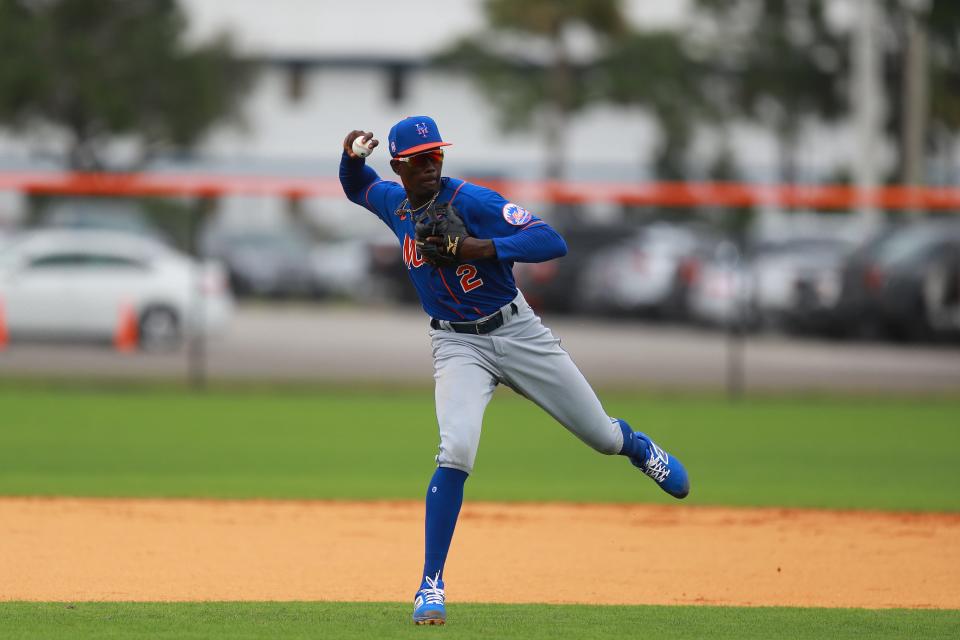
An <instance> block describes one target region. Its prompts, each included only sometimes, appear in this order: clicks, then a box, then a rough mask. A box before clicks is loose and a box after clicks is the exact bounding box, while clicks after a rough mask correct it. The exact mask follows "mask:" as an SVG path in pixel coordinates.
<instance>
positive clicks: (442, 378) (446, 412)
mask: <svg viewBox="0 0 960 640" xmlns="http://www.w3.org/2000/svg"><path fill="white" fill-rule="evenodd" d="M513 305H515V308H516V312H514V310H513V309H514V307H513V306H511V305H510V304H508V305H506V306H504V307H503V308H502V309H501V310H500V311H498V312H497V313H502V314H504V320H505V322H504V324H503V326H501V327H500V328H498V329H495V330H494V331H492V332H491V333H488V334H486V335H472V334H465V333H456V332H454V331H453V330H451V329H449V324H448V323H445V322H442V321H441V322H440V325H441V326H440V328H439V329H432V330H431V331H430V338H431V341H432V343H433V363H434V374H433V377H434V379H435V380H436V408H437V423H438V424H439V427H440V452H439V453H438V454H437V464H438V465H439V466H441V467H452V468H454V469H460V470H461V471H465V472H467V473H470V472H471V471H473V463H474V460H476V457H477V448H478V447H479V445H480V430H481V426H482V423H483V412H484V410H485V409H486V407H487V403H489V402H490V398H491V396H492V395H493V390H494V389H495V388H496V386H497V384H500V383H502V384H504V385H506V386H508V387H510V388H511V389H513V390H514V391H516V392H517V393H519V394H521V395H523V396H525V397H527V398H529V399H530V400H532V401H533V402H535V403H536V404H538V405H539V406H540V407H541V408H543V410H544V411H546V412H547V413H549V414H550V415H551V416H553V418H555V419H556V420H557V422H559V423H560V424H562V425H563V426H564V427H566V428H567V429H568V430H569V431H570V432H571V433H573V434H574V435H575V436H577V437H578V438H580V439H581V440H582V441H584V442H585V443H587V444H588V445H590V446H591V447H592V448H594V449H595V450H597V451H599V452H600V453H605V454H608V455H613V454H616V453H619V452H620V449H621V448H622V447H623V433H622V432H621V430H620V427H619V425H618V424H617V422H616V421H615V420H613V419H611V418H610V417H609V416H608V415H607V413H606V412H605V411H604V410H603V406H602V405H601V404H600V400H599V399H598V398H597V394H596V393H594V391H593V389H592V388H591V387H590V384H589V383H588V382H587V380H586V378H584V377H583V374H582V373H580V370H579V369H578V368H577V365H576V364H574V362H573V360H572V359H571V358H570V354H568V353H567V352H566V351H564V350H563V349H562V348H561V347H560V340H559V339H558V338H556V337H554V335H553V333H552V332H551V331H550V329H548V328H546V327H545V326H543V324H542V323H541V322H540V318H539V317H537V315H536V314H535V313H534V312H533V310H532V309H531V308H530V305H528V304H527V302H526V300H524V298H523V294H521V293H518V294H517V297H516V298H514V300H513Z"/></svg>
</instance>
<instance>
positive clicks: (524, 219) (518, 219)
mask: <svg viewBox="0 0 960 640" xmlns="http://www.w3.org/2000/svg"><path fill="white" fill-rule="evenodd" d="M532 218H533V214H532V213H530V212H529V211H527V210H526V209H524V208H523V207H521V206H520V205H518V204H513V203H512V202H508V203H507V204H505V205H503V219H504V220H506V221H507V222H509V223H510V224H512V225H514V226H515V227H516V226H520V225H521V224H527V223H528V222H530V220H531V219H532Z"/></svg>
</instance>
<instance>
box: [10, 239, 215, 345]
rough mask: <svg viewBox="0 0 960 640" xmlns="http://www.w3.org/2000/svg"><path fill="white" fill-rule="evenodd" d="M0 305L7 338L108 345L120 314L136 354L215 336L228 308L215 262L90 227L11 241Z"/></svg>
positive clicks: (151, 242) (155, 243) (148, 241)
mask: <svg viewBox="0 0 960 640" xmlns="http://www.w3.org/2000/svg"><path fill="white" fill-rule="evenodd" d="M197 270H199V274H198V272H197ZM198 276H199V280H198ZM197 284H198V285H199V287H195V285H197ZM0 302H2V304H3V309H4V312H5V313H4V316H5V321H6V325H7V330H8V332H9V335H10V337H11V339H14V340H15V339H19V338H30V339H52V338H55V339H71V340H74V339H96V340H100V339H106V340H109V339H111V338H112V337H114V336H115V335H116V332H117V331H118V327H119V325H120V323H121V322H122V318H123V314H124V312H125V311H127V312H132V314H133V317H134V318H135V319H136V321H137V325H138V329H139V331H138V337H139V341H140V345H141V347H142V348H144V349H161V348H172V347H174V346H176V345H177V344H179V342H180V341H181V340H182V338H183V337H184V336H185V335H189V334H192V333H193V332H194V331H199V330H202V331H203V332H204V333H205V334H213V333H216V332H218V331H221V330H223V329H224V328H225V326H226V325H227V323H228V321H229V319H230V318H231V315H232V311H233V300H232V297H231V294H230V290H229V288H228V286H227V281H226V274H225V272H224V270H223V268H222V267H221V266H220V265H218V264H216V263H204V264H198V263H196V262H195V261H193V260H192V259H191V258H189V257H188V256H186V255H184V254H182V253H180V252H178V251H176V250H174V249H171V248H170V247H168V246H166V245H164V244H162V243H160V242H157V241H155V240H150V239H148V238H144V237H138V236H135V235H130V234H127V233H120V232H112V231H93V230H87V231H77V230H36V231H29V232H25V233H23V234H21V235H20V236H18V237H16V238H14V239H13V240H12V241H11V242H9V243H8V244H7V245H5V246H4V247H3V250H2V252H0Z"/></svg>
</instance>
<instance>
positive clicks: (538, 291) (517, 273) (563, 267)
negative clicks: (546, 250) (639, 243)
mask: <svg viewBox="0 0 960 640" xmlns="http://www.w3.org/2000/svg"><path fill="white" fill-rule="evenodd" d="M557 231H558V232H559V233H560V235H562V236H563V237H564V239H565V240H566V242H567V255H566V256H564V257H562V258H558V259H556V260H548V261H546V262H534V263H530V262H518V263H516V264H515V265H514V266H513V276H514V278H515V280H516V283H517V287H519V288H520V290H521V291H523V295H524V297H525V298H526V300H527V301H528V302H529V303H530V305H531V306H533V307H534V308H535V309H537V310H538V311H558V312H562V313H564V312H573V311H582V312H585V313H592V312H593V311H595V309H593V308H591V307H590V305H584V304H583V302H584V301H583V300H582V297H581V295H582V292H583V290H584V287H585V286H587V287H588V286H589V285H586V284H585V282H584V277H585V270H586V268H587V265H588V264H589V262H590V260H591V259H592V258H594V257H595V256H597V255H599V254H600V253H601V252H602V251H603V250H605V249H606V248H608V247H611V246H613V245H615V244H617V243H619V242H622V241H623V239H624V238H626V237H629V236H630V235H632V234H633V233H635V232H634V230H633V229H632V228H630V227H627V226H624V225H619V224H595V225H586V224H575V225H567V226H565V227H561V226H558V228H557Z"/></svg>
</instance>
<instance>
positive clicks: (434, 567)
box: [420, 467, 468, 580]
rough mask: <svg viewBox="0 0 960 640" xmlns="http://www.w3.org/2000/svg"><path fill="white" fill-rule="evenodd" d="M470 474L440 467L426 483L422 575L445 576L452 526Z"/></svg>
mask: <svg viewBox="0 0 960 640" xmlns="http://www.w3.org/2000/svg"><path fill="white" fill-rule="evenodd" d="M467 476H468V474H467V473H466V472H465V471H460V470H459V469H450V468H448V467H437V470H436V471H435V472H434V474H433V478H431V479H430V485H429V487H427V515H426V523H425V525H426V526H425V529H426V531H425V534H426V535H425V536H424V542H425V544H424V560H423V573H422V574H421V578H420V579H421V580H422V579H423V576H430V577H431V578H433V577H434V576H436V575H438V574H439V575H440V577H443V565H444V563H446V561H447V552H448V551H449V550H450V541H451V540H453V529H454V527H456V526H457V517H458V516H459V515H460V506H461V505H462V504H463V484H464V483H465V482H466V481H467Z"/></svg>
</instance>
